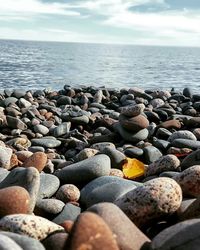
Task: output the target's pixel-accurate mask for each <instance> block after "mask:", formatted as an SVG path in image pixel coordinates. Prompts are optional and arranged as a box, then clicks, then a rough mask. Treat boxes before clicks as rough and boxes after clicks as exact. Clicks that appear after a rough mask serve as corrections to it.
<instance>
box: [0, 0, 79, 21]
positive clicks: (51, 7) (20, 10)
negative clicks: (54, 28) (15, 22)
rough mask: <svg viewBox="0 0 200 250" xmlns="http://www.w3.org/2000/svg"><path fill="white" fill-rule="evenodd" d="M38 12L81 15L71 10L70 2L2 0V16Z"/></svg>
mask: <svg viewBox="0 0 200 250" xmlns="http://www.w3.org/2000/svg"><path fill="white" fill-rule="evenodd" d="M37 14H58V15H68V16H79V15H80V13H79V12H78V11H74V10H71V9H70V7H69V5H68V4H63V3H58V2H54V3H43V2H41V1H39V0H6V1H5V0H0V16H4V17H7V18H8V20H9V18H12V16H15V17H16V16H17V15H19V16H21V17H23V16H25V17H28V16H30V15H37Z"/></svg>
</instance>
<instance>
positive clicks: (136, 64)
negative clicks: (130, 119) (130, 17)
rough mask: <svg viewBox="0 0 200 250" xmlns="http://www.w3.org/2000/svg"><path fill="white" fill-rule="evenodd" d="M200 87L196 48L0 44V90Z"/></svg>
mask: <svg viewBox="0 0 200 250" xmlns="http://www.w3.org/2000/svg"><path fill="white" fill-rule="evenodd" d="M64 84H71V85H72V86H77V85H81V84H85V85H94V86H103V85H104V86H106V87H116V88H121V87H123V88H124V87H127V88H129V87H133V86H138V87H142V88H143V89H161V88H162V89H170V88H171V87H175V88H176V89H177V90H181V89H182V88H184V87H189V86H190V87H191V88H192V89H193V90H194V91H195V92H197V91H198V90H199V87H200V48H178V47H153V46H151V47H150V46H149V47H145V46H129V45H99V44H78V43H55V42H30V41H8V40H0V89H5V88H22V87H23V88H26V89H36V88H46V87H51V88H52V89H60V88H62V87H63V85H64Z"/></svg>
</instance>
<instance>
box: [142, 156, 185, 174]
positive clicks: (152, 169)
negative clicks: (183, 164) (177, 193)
mask: <svg viewBox="0 0 200 250" xmlns="http://www.w3.org/2000/svg"><path fill="white" fill-rule="evenodd" d="M179 166H180V161H179V159H178V158H177V157H176V156H175V155H172V154H168V155H164V156H162V157H160V158H159V159H158V160H156V161H154V162H152V163H151V164H150V165H148V166H147V168H146V171H145V175H146V176H151V175H158V174H160V173H162V172H165V171H176V170H177V169H178V167H179Z"/></svg>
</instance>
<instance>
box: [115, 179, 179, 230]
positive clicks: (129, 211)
mask: <svg viewBox="0 0 200 250" xmlns="http://www.w3.org/2000/svg"><path fill="white" fill-rule="evenodd" d="M181 201H182V191H181V188H180V186H179V185H178V184H177V182H175V181H174V180H172V179H170V178H167V177H159V178H156V179H152V180H150V181H147V182H145V183H144V185H143V186H141V187H137V188H135V189H133V190H131V191H129V192H127V193H126V194H124V195H123V196H121V197H120V198H119V199H118V200H116V201H115V204H116V205H117V206H118V207H119V208H120V209H122V211H123V212H124V213H125V214H126V215H127V216H128V217H129V219H130V220H132V221H133V222H134V223H135V224H136V226H138V227H139V228H140V227H144V226H147V225H150V224H151V223H152V222H154V223H155V221H156V220H159V219H161V218H162V217H163V216H166V215H170V214H173V213H174V212H175V211H176V210H177V209H178V208H179V207H180V205H181Z"/></svg>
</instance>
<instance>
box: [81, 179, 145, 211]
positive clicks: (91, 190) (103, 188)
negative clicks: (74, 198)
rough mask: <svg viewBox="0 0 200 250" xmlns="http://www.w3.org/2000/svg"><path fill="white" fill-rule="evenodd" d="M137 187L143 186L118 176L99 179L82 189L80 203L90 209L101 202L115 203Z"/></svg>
mask: <svg viewBox="0 0 200 250" xmlns="http://www.w3.org/2000/svg"><path fill="white" fill-rule="evenodd" d="M137 185H142V184H139V183H136V182H134V181H130V180H125V179H122V178H119V177H116V176H103V177H99V178H97V179H95V180H93V181H91V182H89V183H88V184H87V185H86V186H84V187H83V188H82V189H81V198H80V203H81V204H82V205H83V206H84V207H90V206H92V205H94V204H96V203H99V202H114V201H115V200H116V199H118V198H119V197H121V196H122V195H124V194H125V193H127V192H128V191H130V190H132V189H134V188H136V187H137Z"/></svg>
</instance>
